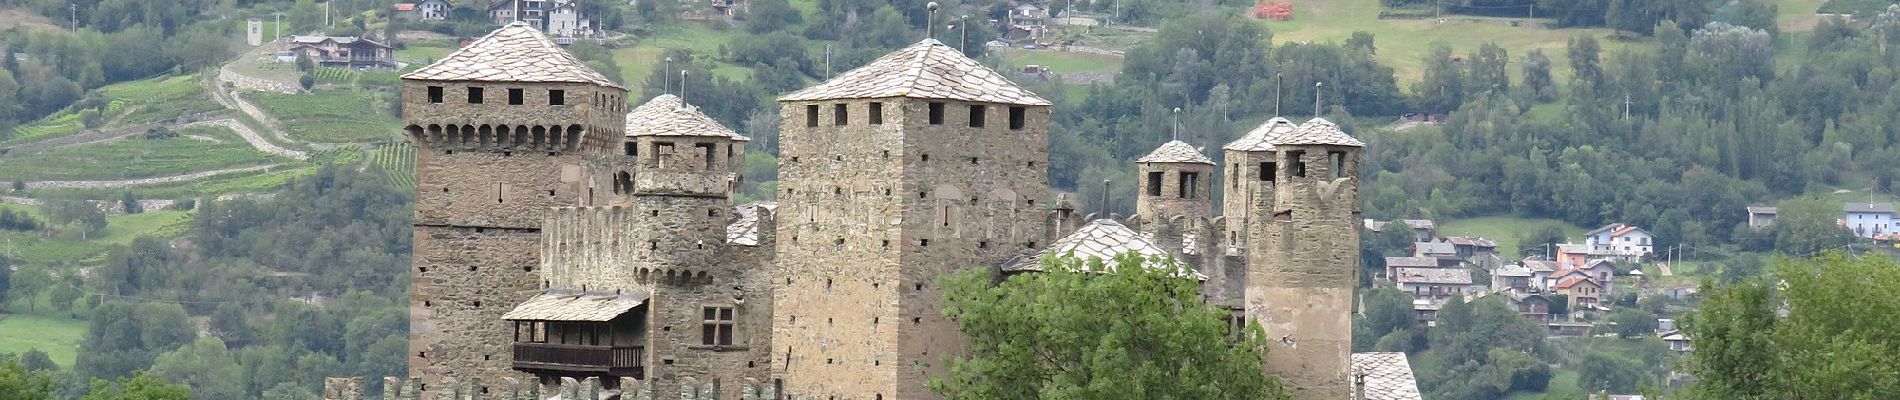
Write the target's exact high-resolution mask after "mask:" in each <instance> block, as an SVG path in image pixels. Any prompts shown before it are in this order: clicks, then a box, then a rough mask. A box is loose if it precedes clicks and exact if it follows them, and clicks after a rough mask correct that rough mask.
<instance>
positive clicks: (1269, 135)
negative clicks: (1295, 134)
mask: <svg viewBox="0 0 1900 400" xmlns="http://www.w3.org/2000/svg"><path fill="white" fill-rule="evenodd" d="M1297 128H1299V125H1294V124H1293V121H1288V120H1287V119H1286V118H1280V117H1274V118H1273V119H1269V120H1267V122H1266V123H1263V124H1260V126H1259V127H1255V128H1253V130H1251V131H1247V134H1246V135H1241V136H1240V138H1239V139H1234V141H1233V142H1229V143H1227V145H1226V146H1221V148H1223V149H1227V150H1236V151H1273V143H1272V141H1273V138H1274V137H1275V136H1279V135H1283V134H1286V133H1288V132H1292V131H1293V130H1294V129H1297Z"/></svg>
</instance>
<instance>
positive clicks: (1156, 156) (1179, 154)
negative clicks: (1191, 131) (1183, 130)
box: [1135, 140, 1214, 165]
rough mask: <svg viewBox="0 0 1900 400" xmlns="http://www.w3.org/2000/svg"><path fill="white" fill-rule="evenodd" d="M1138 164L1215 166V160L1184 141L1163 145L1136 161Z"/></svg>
mask: <svg viewBox="0 0 1900 400" xmlns="http://www.w3.org/2000/svg"><path fill="white" fill-rule="evenodd" d="M1135 162H1138V163H1198V164H1207V165H1214V160H1213V159H1210V158H1207V156H1206V155H1202V154H1201V151H1200V150H1196V149H1194V146H1193V145H1190V144H1187V142H1183V141H1179V140H1176V141H1171V142H1167V143H1162V144H1161V147H1157V148H1155V151H1154V152H1151V153H1148V155H1145V156H1141V158H1140V159H1136V160H1135Z"/></svg>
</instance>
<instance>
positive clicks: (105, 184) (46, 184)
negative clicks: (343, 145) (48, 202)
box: [26, 165, 276, 189]
mask: <svg viewBox="0 0 1900 400" xmlns="http://www.w3.org/2000/svg"><path fill="white" fill-rule="evenodd" d="M272 167H276V165H258V166H250V167H243V168H228V169H220V170H212V171H203V172H194V173H189V174H184V175H172V176H160V177H152V178H139V179H122V180H116V181H27V182H26V188H27V189H50V188H58V189H103V188H116V187H126V186H139V185H150V184H154V183H176V182H184V181H191V180H198V179H204V178H209V177H212V176H215V175H219V174H227V173H232V172H246V171H257V170H262V169H269V168H272Z"/></svg>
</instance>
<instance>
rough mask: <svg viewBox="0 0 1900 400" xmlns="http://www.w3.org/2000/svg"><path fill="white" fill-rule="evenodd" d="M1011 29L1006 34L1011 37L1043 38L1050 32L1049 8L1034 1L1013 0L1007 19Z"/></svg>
mask: <svg viewBox="0 0 1900 400" xmlns="http://www.w3.org/2000/svg"><path fill="white" fill-rule="evenodd" d="M1005 22H1007V23H1008V24H1009V29H1008V30H1006V31H1004V36H1005V37H1008V38H1011V39H1029V40H1036V39H1042V37H1043V36H1044V35H1048V34H1049V9H1048V8H1045V7H1043V5H1041V4H1037V3H1036V2H1034V1H1027V0H1019V1H1011V2H1010V7H1009V17H1008V20H1007V21H1005Z"/></svg>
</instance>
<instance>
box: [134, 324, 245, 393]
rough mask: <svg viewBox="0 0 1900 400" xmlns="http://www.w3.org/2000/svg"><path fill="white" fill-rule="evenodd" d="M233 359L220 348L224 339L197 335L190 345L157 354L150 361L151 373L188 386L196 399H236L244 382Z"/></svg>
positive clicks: (241, 390) (167, 380)
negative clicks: (153, 360)
mask: <svg viewBox="0 0 1900 400" xmlns="http://www.w3.org/2000/svg"><path fill="white" fill-rule="evenodd" d="M239 368H240V367H238V363H237V360H235V359H233V358H231V352H230V350H229V349H227V348H225V347H224V341H221V340H218V339H217V338H214V337H201V338H198V340H197V341H195V342H192V343H191V344H188V345H185V346H184V347H179V348H178V349H177V350H173V351H172V352H170V353H165V354H163V355H160V356H158V360H157V361H156V362H153V363H152V370H151V371H150V374H151V376H153V377H156V378H159V379H162V380H164V381H166V382H176V383H179V384H183V385H185V386H187V387H190V388H191V391H192V393H195V394H196V395H195V396H194V397H197V398H198V399H232V400H235V399H240V398H243V397H245V396H244V382H243V381H241V380H238V379H236V378H238V377H240V376H242V373H241V370H240V369H239Z"/></svg>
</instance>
